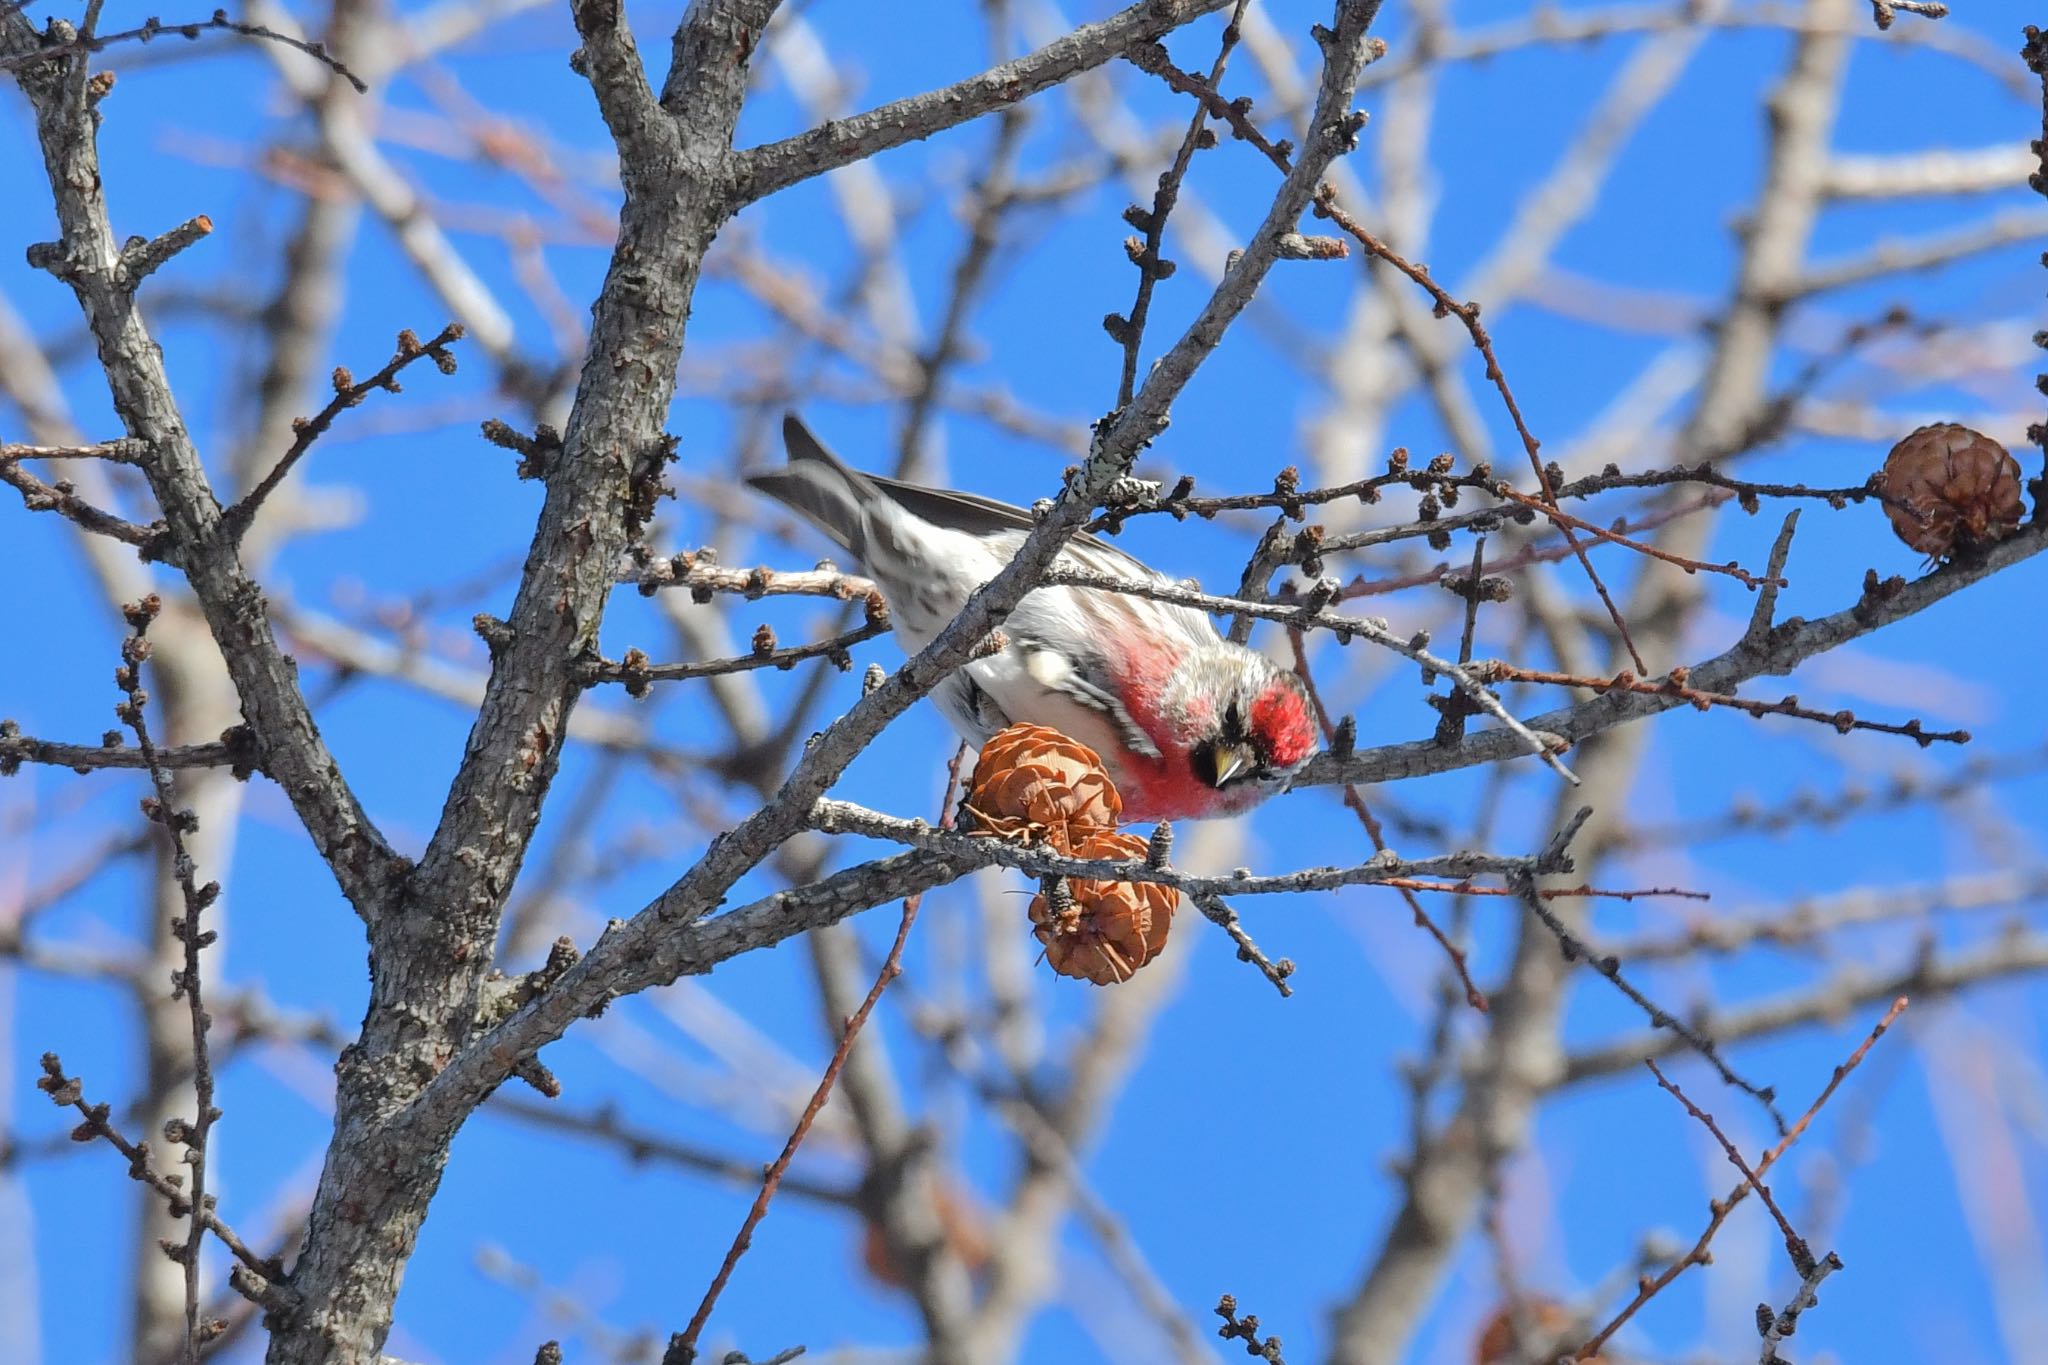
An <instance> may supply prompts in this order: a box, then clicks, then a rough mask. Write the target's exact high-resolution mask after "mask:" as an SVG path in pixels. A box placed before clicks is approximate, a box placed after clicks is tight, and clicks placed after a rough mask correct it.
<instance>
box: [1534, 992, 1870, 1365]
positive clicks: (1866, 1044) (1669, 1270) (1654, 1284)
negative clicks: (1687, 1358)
mask: <svg viewBox="0 0 2048 1365" xmlns="http://www.w3.org/2000/svg"><path fill="white" fill-rule="evenodd" d="M1906 1005H1907V999H1906V997H1905V996H1903V995H1902V996H1900V997H1899V998H1898V999H1896V1000H1894V1001H1892V1007H1891V1008H1890V1009H1889V1010H1886V1011H1885V1014H1884V1017H1883V1018H1882V1019H1880V1020H1878V1021H1877V1026H1876V1027H1875V1028H1873V1029H1871V1031H1870V1034H1869V1036H1868V1037H1866V1038H1865V1039H1864V1040H1863V1042H1862V1043H1861V1044H1860V1045H1859V1046H1858V1047H1857V1049H1856V1050H1855V1051H1854V1052H1852V1053H1850V1054H1849V1058H1848V1060H1847V1061H1845V1062H1843V1063H1842V1064H1841V1065H1840V1066H1838V1067H1836V1068H1835V1072H1834V1075H1833V1076H1831V1077H1829V1078H1828V1083H1827V1085H1826V1086H1824V1087H1823V1088H1822V1089H1821V1092H1820V1094H1819V1096H1817V1097H1816V1098H1815V1099H1814V1101H1813V1103H1812V1104H1810V1105H1808V1106H1807V1109H1806V1112H1805V1113H1804V1114H1801V1115H1800V1116H1799V1121H1798V1122H1796V1123H1794V1124H1793V1125H1792V1126H1791V1127H1790V1128H1788V1129H1786V1130H1785V1133H1784V1136H1782V1137H1780V1138H1779V1139H1778V1142H1777V1145H1776V1146H1774V1147H1772V1148H1771V1149H1770V1150H1769V1151H1768V1152H1765V1153H1764V1155H1763V1158H1762V1160H1760V1161H1758V1162H1757V1163H1756V1169H1755V1171H1754V1173H1753V1176H1754V1179H1757V1180H1761V1179H1762V1178H1763V1177H1764V1176H1765V1175H1766V1174H1768V1173H1769V1171H1770V1169H1771V1167H1773V1166H1775V1165H1776V1164H1777V1162H1778V1158H1779V1157H1781V1156H1783V1155H1784V1154H1785V1153H1786V1152H1787V1151H1788V1150H1789V1149H1790V1148H1791V1146H1792V1144H1793V1143H1795V1142H1797V1141H1798V1140H1799V1138H1800V1135H1801V1134H1803V1133H1804V1132H1805V1131H1806V1130H1807V1128H1808V1127H1809V1126H1810V1125H1811V1124H1812V1123H1813V1119H1814V1116H1815V1115H1816V1114H1818V1113H1820V1111H1821V1107H1822V1106H1823V1105H1825V1104H1826V1103H1827V1102H1828V1100H1829V1099H1830V1098H1831V1097H1832V1096H1833V1095H1834V1093H1835V1091H1836V1090H1837V1089H1839V1088H1840V1087H1841V1084H1842V1082H1843V1081H1844V1080H1846V1079H1847V1078H1848V1075H1849V1073H1850V1072H1852V1071H1854V1070H1855V1069H1856V1068H1857V1066H1858V1065H1860V1064H1861V1063H1862V1061H1863V1058H1864V1057H1865V1056H1866V1055H1867V1054H1868V1053H1869V1052H1870V1049H1871V1048H1872V1047H1874V1046H1876V1044H1877V1040H1878V1039H1880V1038H1882V1037H1884V1034H1885V1030H1886V1029H1889V1028H1890V1027H1891V1026H1892V1024H1893V1023H1894V1022H1895V1021H1896V1020H1897V1019H1898V1017H1899V1016H1900V1015H1901V1014H1903V1013H1905V1010H1906ZM1750 1186H1751V1181H1750V1179H1747V1178H1746V1179H1744V1180H1743V1181H1742V1183H1740V1184H1738V1185H1737V1186H1736V1187H1735V1188H1734V1189H1733V1190H1731V1191H1729V1193H1728V1197H1727V1198H1726V1199H1716V1200H1714V1201H1712V1202H1711V1203H1710V1204H1709V1205H1708V1206H1707V1207H1708V1209H1709V1212H1710V1217H1709V1218H1708V1221H1707V1226H1706V1229H1705V1230H1704V1231H1703V1232H1701V1233H1700V1235H1699V1239H1698V1240H1697V1241H1695V1242H1694V1243H1693V1245H1692V1249H1691V1250H1689V1251H1687V1252H1686V1253H1685V1254H1684V1255H1683V1256H1681V1257H1679V1258H1678V1259H1677V1260H1675V1261H1673V1262H1672V1263H1671V1264H1670V1265H1668V1266H1666V1267H1665V1268H1664V1270H1663V1271H1662V1272H1661V1273H1660V1274H1658V1275H1656V1276H1655V1277H1654V1278H1653V1277H1651V1276H1648V1275H1645V1276H1644V1277H1643V1278H1642V1280H1641V1281H1640V1282H1639V1283H1638V1284H1637V1285H1636V1293H1635V1297H1634V1298H1632V1299H1630V1300H1629V1302H1628V1303H1627V1304H1626V1305H1624V1306H1623V1307H1622V1309H1621V1311H1620V1312H1619V1313H1617V1314H1615V1315H1614V1317H1613V1318H1612V1319H1610V1320H1609V1321H1608V1323H1607V1325H1606V1326H1604V1327H1602V1328H1601V1329H1600V1330H1599V1331H1598V1332H1596V1333H1594V1334H1593V1336H1591V1337H1590V1338H1588V1339H1587V1340H1586V1342H1585V1343H1584V1344H1583V1345H1581V1346H1580V1347H1579V1349H1578V1350H1577V1351H1576V1352H1574V1353H1573V1356H1572V1359H1574V1360H1590V1359H1591V1358H1592V1357H1593V1356H1595V1355H1596V1354H1598V1353H1599V1350H1600V1348H1601V1347H1602V1346H1604V1345H1606V1344H1607V1340H1608V1338H1610V1337H1612V1336H1613V1335H1614V1334H1615V1333H1616V1332H1619V1331H1620V1330H1621V1329H1622V1327H1623V1326H1624V1325H1625V1324H1626V1323H1627V1322H1628V1320H1629V1319H1630V1318H1632V1317H1634V1316H1635V1315H1636V1313H1637V1311H1638V1310H1640V1309H1641V1308H1642V1306H1643V1305H1644V1304H1646V1303H1648V1302H1649V1301H1650V1300H1651V1299H1654V1298H1655V1297H1657V1295H1659V1294H1661V1293H1663V1292H1664V1290H1665V1289H1666V1288H1668V1287H1669V1286H1670V1284H1671V1282H1672V1281H1673V1280H1676V1279H1677V1278H1678V1277H1679V1276H1680V1275H1682V1274H1684V1273H1685V1272H1686V1270H1687V1269H1688V1268H1690V1267H1692V1266H1695V1265H1704V1264H1706V1262H1707V1256H1708V1251H1707V1249H1708V1247H1709V1246H1711V1245H1712V1244H1713V1240H1714V1235H1715V1234H1716V1233H1718V1232H1719V1231H1720V1230H1721V1225H1722V1224H1723V1223H1725V1222H1727V1221H1728V1215H1729V1214H1730V1213H1731V1212H1733V1211H1734V1209H1735V1206H1736V1205H1737V1204H1739V1203H1741V1202H1742V1200H1743V1199H1744V1198H1745V1197H1746V1196H1747V1195H1748V1194H1749V1191H1750Z"/></svg>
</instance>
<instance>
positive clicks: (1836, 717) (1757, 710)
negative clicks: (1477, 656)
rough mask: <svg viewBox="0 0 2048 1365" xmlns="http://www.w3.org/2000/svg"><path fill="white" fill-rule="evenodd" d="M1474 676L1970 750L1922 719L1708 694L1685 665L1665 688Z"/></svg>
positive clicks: (1965, 736) (1567, 678)
mask: <svg viewBox="0 0 2048 1365" xmlns="http://www.w3.org/2000/svg"><path fill="white" fill-rule="evenodd" d="M1472 671H1473V674H1474V676H1476V677H1479V678H1481V679H1483V680H1484V681H1486V682H1489V683H1493V682H1510V681H1511V682H1531V683H1548V684H1551V685H1553V686H1558V687H1583V688H1586V689H1587V690H1588V691H1592V692H1600V693H1607V692H1638V693H1641V694H1642V695H1644V696H1651V697H1680V698H1683V699H1684V700H1686V701H1688V702H1691V703H1692V705H1693V707H1694V708H1695V709H1697V710H1701V711H1705V710H1707V709H1709V708H1710V707H1715V706H1721V707H1727V708H1728V709H1730V710H1735V711H1740V712H1742V713H1744V714H1745V715H1750V716H1756V717H1758V718H1759V719H1761V718H1762V717H1764V716H1792V717H1795V718H1796V719H1799V720H1810V721H1816V722H1818V723H1820V724H1822V725H1832V726H1833V727H1834V728H1835V730H1836V731H1837V732H1838V733H1841V734H1845V735H1846V734H1848V733H1849V732H1850V731H1851V730H1874V731H1876V732H1878V733H1879V734H1885V735H1904V736H1906V737H1907V738H1908V739H1911V740H1913V741H1915V742H1916V743H1918V744H1919V746H1920V747H1921V748H1923V749H1925V748H1926V747H1927V746H1928V745H1930V744H1933V743H1935V742H1936V741H1937V740H1938V741H1940V742H1941V743H1944V744H1968V743H1969V742H1970V732H1969V731H1968V730H1928V729H1924V728H1923V727H1922V726H1921V724H1920V721H1919V720H1918V719H1917V718H1915V719H1913V720H1909V721H1907V722H1905V723H1904V724H1903V725H1894V724H1891V723H1890V722H1888V721H1881V720H1862V719H1859V718H1858V717H1857V715H1856V713H1855V712H1853V711H1849V710H1846V709H1845V710H1841V711H1816V710H1814V709H1812V708H1811V707H1805V706H1801V705H1800V704H1799V698H1798V696H1797V695H1796V694H1794V695H1792V696H1789V697H1784V698H1782V699H1780V700H1778V701H1756V700H1754V699H1752V698H1749V697H1737V696H1734V695H1731V694H1730V693H1727V692H1704V691H1701V690H1700V689H1699V688H1696V687H1691V686H1688V685H1687V683H1686V679H1687V678H1688V677H1690V676H1691V670H1690V669H1688V668H1686V667H1684V666H1683V665H1681V666H1679V667H1677V668H1674V669H1672V670H1671V672H1670V673H1668V674H1666V675H1665V676H1664V679H1663V680H1662V681H1661V682H1648V681H1645V680H1644V679H1641V678H1637V677H1634V676H1632V675H1630V674H1628V673H1618V674H1616V675H1615V676H1614V677H1612V678H1591V677H1584V676H1581V675H1580V674H1576V673H1558V672H1553V671H1551V670H1549V669H1542V668H1522V667H1519V666H1518V665H1515V664H1509V663H1501V662H1499V661H1497V660H1495V661H1487V662H1483V663H1477V664H1474V665H1472Z"/></svg>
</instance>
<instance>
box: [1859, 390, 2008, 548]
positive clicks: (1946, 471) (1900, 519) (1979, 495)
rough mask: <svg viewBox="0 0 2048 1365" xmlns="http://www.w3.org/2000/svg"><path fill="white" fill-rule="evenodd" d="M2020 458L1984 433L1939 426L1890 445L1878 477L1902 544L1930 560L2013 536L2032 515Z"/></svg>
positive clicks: (1943, 424)
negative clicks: (2022, 497)
mask: <svg viewBox="0 0 2048 1365" xmlns="http://www.w3.org/2000/svg"><path fill="white" fill-rule="evenodd" d="M2021 486H2022V481H2021V478H2020V465H2019V461H2017V460H2015V459H2013V457H2012V456H2010V455H2008V454H2006V451H2005V447H2004V446H2002V445H2000V444H1999V443H1998V442H1996V441H1994V440H1992V439H1991V438H1990V437H1989V436H1986V435H1984V434H1983V433H1982V432H1979V431H1972V430H1970V428H1968V427H1964V426H1957V425H1956V424H1955V423H1953V422H1940V423H1937V424H1935V425H1934V426H1930V427H1922V428H1920V429H1919V430H1918V431H1916V432H1914V433H1913V434H1912V435H1910V436H1908V437H1907V438H1906V439H1905V440H1903V441H1901V442H1899V443H1898V444H1897V445H1895V446H1893V447H1892V453H1891V454H1890V455H1887V456H1886V457H1885V461H1884V469H1883V471H1882V472H1881V473H1879V474H1878V476H1877V480H1876V488H1877V491H1878V492H1880V493H1882V494H1884V496H1885V505H1884V514H1885V515H1886V516H1887V517H1889V518H1891V523H1892V530H1894V531H1896V532H1898V536H1899V539H1900V540H1903V541H1905V542H1906V544H1908V545H1910V546H1912V547H1913V548H1914V549H1916V550H1918V551H1919V552H1920V553H1921V554H1924V555H1926V556H1928V557H1929V558H1931V559H1947V558H1948V557H1949V556H1950V555H1953V554H1954V553H1955V552H1956V551H1957V550H1959V549H1970V548H1975V547H1979V546H1984V545H1989V544H1991V543H1992V542H1993V541H1998V540H2003V539H2005V537H2007V536H2009V535H2011V534H2012V533H2013V531H2014V530H2015V529H2016V528H2017V527H2018V526H2019V524H2020V521H2021V519H2022V518H2024V517H2025V516H2026V514H2027V509H2026V505H2025V504H2024V503H2023V502H2022V501H2021V500H2020V493H2021Z"/></svg>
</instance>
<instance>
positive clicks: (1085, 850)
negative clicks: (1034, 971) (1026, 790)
mask: <svg viewBox="0 0 2048 1365" xmlns="http://www.w3.org/2000/svg"><path fill="white" fill-rule="evenodd" d="M1145 850H1146V844H1145V841H1144V840H1143V839H1140V838H1139V837H1138V836H1137V835H1135V834H1116V833H1097V834H1092V835H1090V836H1089V837H1088V838H1087V839H1086V840H1085V841H1083V842H1082V843H1081V844H1080V845H1079V846H1078V847H1076V848H1075V849H1074V850H1073V856H1074V857H1076V858H1095V859H1109V858H1116V859H1133V858H1142V857H1144V856H1145ZM1063 885H1064V887H1065V894H1064V895H1060V894H1055V895H1051V896H1048V895H1047V894H1046V893H1044V892H1042V891H1041V892H1040V893H1039V894H1038V895H1036V896H1034V897H1033V898H1032V900H1031V924H1032V930H1031V932H1032V934H1033V936H1034V937H1036V938H1037V939H1038V941H1039V942H1040V943H1042V944H1044V945H1045V960H1046V961H1047V962H1048V963H1050V964H1051V966H1052V969H1053V970H1054V971H1056V972H1058V973H1059V974H1060V975H1061V976H1072V977H1079V978H1080V979H1081V980H1083V981H1092V982H1094V983H1095V984H1096V985H1098V986H1107V985H1110V984H1112V983H1113V982H1118V981H1124V980H1128V979H1129V978H1130V975H1131V973H1132V972H1135V971H1137V970H1138V968H1140V967H1142V966H1144V965H1145V964H1146V963H1148V962H1150V961H1151V960H1152V959H1153V958H1155V957H1157V956H1159V950H1160V949H1161V948H1164V947H1165V946H1166V931H1167V929H1168V928H1169V927H1171V925H1172V923H1173V911H1174V907H1175V906H1177V905H1178V904H1179V903H1180V892H1178V891H1176V890H1174V889H1173V888H1172V887H1170V886H1165V885H1162V884H1161V883H1159V882H1099V881H1093V880H1090V879H1088V878H1085V877H1070V878H1068V879H1066V881H1065V882H1064V884H1063Z"/></svg>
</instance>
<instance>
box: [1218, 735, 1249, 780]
mask: <svg viewBox="0 0 2048 1365" xmlns="http://www.w3.org/2000/svg"><path fill="white" fill-rule="evenodd" d="M1258 761H1259V757H1258V755H1257V754H1255V753H1253V752H1252V751H1251V749H1250V748H1249V747H1248V746H1246V745H1243V744H1221V745H1218V746H1217V748H1216V785H1217V786H1219V787H1221V786H1223V785H1224V784H1225V783H1227V782H1229V781H1230V779H1231V778H1233V777H1235V776H1237V775H1238V774H1239V773H1245V772H1250V771H1251V770H1252V769H1253V768H1255V767H1257V766H1258Z"/></svg>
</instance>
